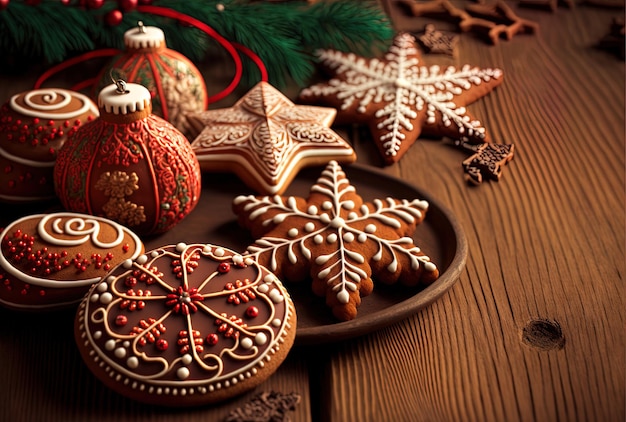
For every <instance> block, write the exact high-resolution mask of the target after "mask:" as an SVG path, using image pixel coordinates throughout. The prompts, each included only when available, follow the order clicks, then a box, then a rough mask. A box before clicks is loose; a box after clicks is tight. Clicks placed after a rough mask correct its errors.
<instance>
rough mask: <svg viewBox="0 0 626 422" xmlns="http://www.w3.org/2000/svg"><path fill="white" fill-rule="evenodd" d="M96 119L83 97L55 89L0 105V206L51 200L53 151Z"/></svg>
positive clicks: (29, 93) (19, 96)
mask: <svg viewBox="0 0 626 422" xmlns="http://www.w3.org/2000/svg"><path fill="white" fill-rule="evenodd" d="M97 116H98V108H97V107H96V105H95V104H94V103H93V101H91V100H90V99H89V98H88V97H86V96H85V95H83V94H80V93H78V92H74V91H69V90H66V89H59V88H46V89H36V90H32V91H26V92H22V93H20V94H16V95H13V96H12V97H11V98H10V99H9V100H8V101H7V102H6V103H5V104H3V105H2V106H0V201H4V202H32V201H39V200H47V199H52V198H54V185H53V180H52V178H53V177H52V175H53V168H54V163H55V160H56V158H57V151H58V149H59V148H61V146H62V145H63V143H64V142H65V140H66V139H67V137H68V135H70V134H72V133H73V132H75V131H76V130H77V129H78V128H79V127H80V126H81V125H82V124H84V123H86V122H88V121H91V120H93V119H94V118H96V117H97Z"/></svg>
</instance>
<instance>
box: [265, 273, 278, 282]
mask: <svg viewBox="0 0 626 422" xmlns="http://www.w3.org/2000/svg"><path fill="white" fill-rule="evenodd" d="M263 281H264V282H266V283H273V282H274V281H275V278H274V274H271V273H270V274H267V275H266V276H265V277H263Z"/></svg>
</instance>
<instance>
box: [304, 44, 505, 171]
mask: <svg viewBox="0 0 626 422" xmlns="http://www.w3.org/2000/svg"><path fill="white" fill-rule="evenodd" d="M318 55H319V58H320V61H321V63H322V65H323V66H324V67H325V68H326V70H327V71H329V72H330V73H331V74H333V75H334V76H333V77H332V79H330V80H329V81H327V82H324V83H319V84H315V85H313V86H310V87H308V88H305V89H304V90H302V91H301V92H300V95H299V100H300V101H301V102H304V103H307V104H316V105H324V106H330V107H335V108H337V109H338V115H337V121H336V122H335V123H337V124H340V123H366V124H368V125H369V128H370V130H371V132H372V135H373V137H374V140H375V142H376V145H377V146H378V149H379V151H380V153H381V155H382V156H383V159H384V161H385V164H387V165H391V164H393V163H396V162H398V161H399V160H400V158H401V157H402V156H403V155H404V153H405V152H406V151H407V150H408V149H409V147H410V146H411V145H412V144H413V143H415V141H416V140H417V139H418V137H419V136H420V135H426V136H437V137H443V136H447V137H450V138H452V139H454V140H460V141H462V142H470V143H474V144H479V143H484V142H487V141H488V138H487V134H486V131H485V128H484V127H483V125H482V123H481V122H480V121H478V120H476V119H475V118H473V117H472V116H471V115H470V113H469V112H468V111H467V109H466V108H465V106H466V105H468V104H470V103H472V102H474V101H476V100H477V99H479V98H481V97H483V96H485V95H487V94H488V93H489V92H491V91H492V90H493V89H494V88H495V87H496V86H498V85H499V84H500V83H502V80H503V78H504V76H503V73H502V71H501V70H500V69H497V68H495V69H491V68H487V69H479V68H476V67H471V66H469V65H465V66H463V67H462V68H460V69H457V68H455V67H453V66H449V67H446V68H440V67H439V66H436V65H435V66H425V65H422V64H421V57H420V53H419V50H418V48H417V45H416V40H415V38H414V37H413V36H412V35H410V34H408V33H399V34H398V35H396V37H395V38H394V41H393V43H392V45H391V46H390V47H389V50H388V51H387V53H386V54H385V56H384V57H383V58H382V59H378V58H373V59H367V58H363V57H359V56H357V55H355V54H352V53H343V52H340V51H336V50H321V51H319V52H318Z"/></svg>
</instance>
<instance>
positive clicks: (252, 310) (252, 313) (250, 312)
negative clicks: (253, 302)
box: [246, 306, 259, 318]
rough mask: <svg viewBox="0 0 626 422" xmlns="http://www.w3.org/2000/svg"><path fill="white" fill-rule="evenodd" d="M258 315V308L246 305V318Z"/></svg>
mask: <svg viewBox="0 0 626 422" xmlns="http://www.w3.org/2000/svg"><path fill="white" fill-rule="evenodd" d="M258 315H259V308H257V307H256V306H248V309H246V316H247V317H248V318H254V317H257V316H258Z"/></svg>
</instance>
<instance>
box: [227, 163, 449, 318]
mask: <svg viewBox="0 0 626 422" xmlns="http://www.w3.org/2000/svg"><path fill="white" fill-rule="evenodd" d="M427 209H428V203H427V202H426V201H423V200H418V199H414V200H406V199H402V200H400V199H395V198H385V199H375V200H373V201H372V202H364V201H363V199H362V198H361V197H360V196H359V195H358V194H357V192H356V188H355V187H354V186H353V185H352V184H351V183H350V181H349V180H348V179H347V177H346V174H345V173H344V171H343V169H342V168H341V167H340V166H339V164H338V163H337V162H336V161H331V162H330V163H329V164H328V165H327V166H326V168H325V169H324V171H323V172H322V174H321V175H320V177H319V178H318V180H317V182H316V183H315V184H314V185H313V186H312V187H311V189H310V193H309V197H308V198H306V199H305V198H301V197H296V196H278V195H275V196H252V195H249V196H244V195H241V196H238V197H237V198H235V200H234V202H233V210H234V212H235V213H236V214H237V215H238V217H239V222H240V224H241V225H242V226H243V227H245V228H247V229H250V231H251V233H252V235H253V236H254V237H255V238H256V239H257V240H256V241H255V242H254V244H252V245H250V246H249V247H248V248H247V251H246V252H245V253H244V256H252V257H254V258H255V259H256V260H257V261H258V262H259V263H260V264H261V265H264V266H266V267H268V268H270V269H271V271H273V272H275V273H276V274H277V276H278V277H283V278H284V279H285V280H287V281H302V280H305V279H307V278H308V277H309V276H310V277H311V279H312V290H313V292H314V293H315V294H316V295H317V296H322V297H325V298H326V304H327V305H328V306H330V307H331V309H332V312H333V314H334V316H335V317H336V318H338V319H340V320H344V321H345V320H351V319H353V318H355V317H356V315H357V308H358V306H359V305H360V303H361V297H364V296H367V295H369V294H370V293H371V292H372V289H373V287H374V285H373V279H375V280H376V281H378V282H382V283H386V284H392V283H396V282H400V283H402V284H405V285H418V284H424V285H426V284H430V283H431V282H433V281H434V280H435V279H437V277H438V276H439V271H438V269H437V266H436V265H435V264H434V263H432V262H431V260H430V258H429V257H428V256H426V255H425V254H424V253H423V252H422V251H421V250H420V248H419V247H417V246H416V245H415V244H414V241H413V239H412V238H411V237H410V236H411V235H412V234H413V232H414V231H415V229H416V227H417V225H418V224H420V223H421V222H422V221H423V220H424V218H425V216H426V211H427Z"/></svg>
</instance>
